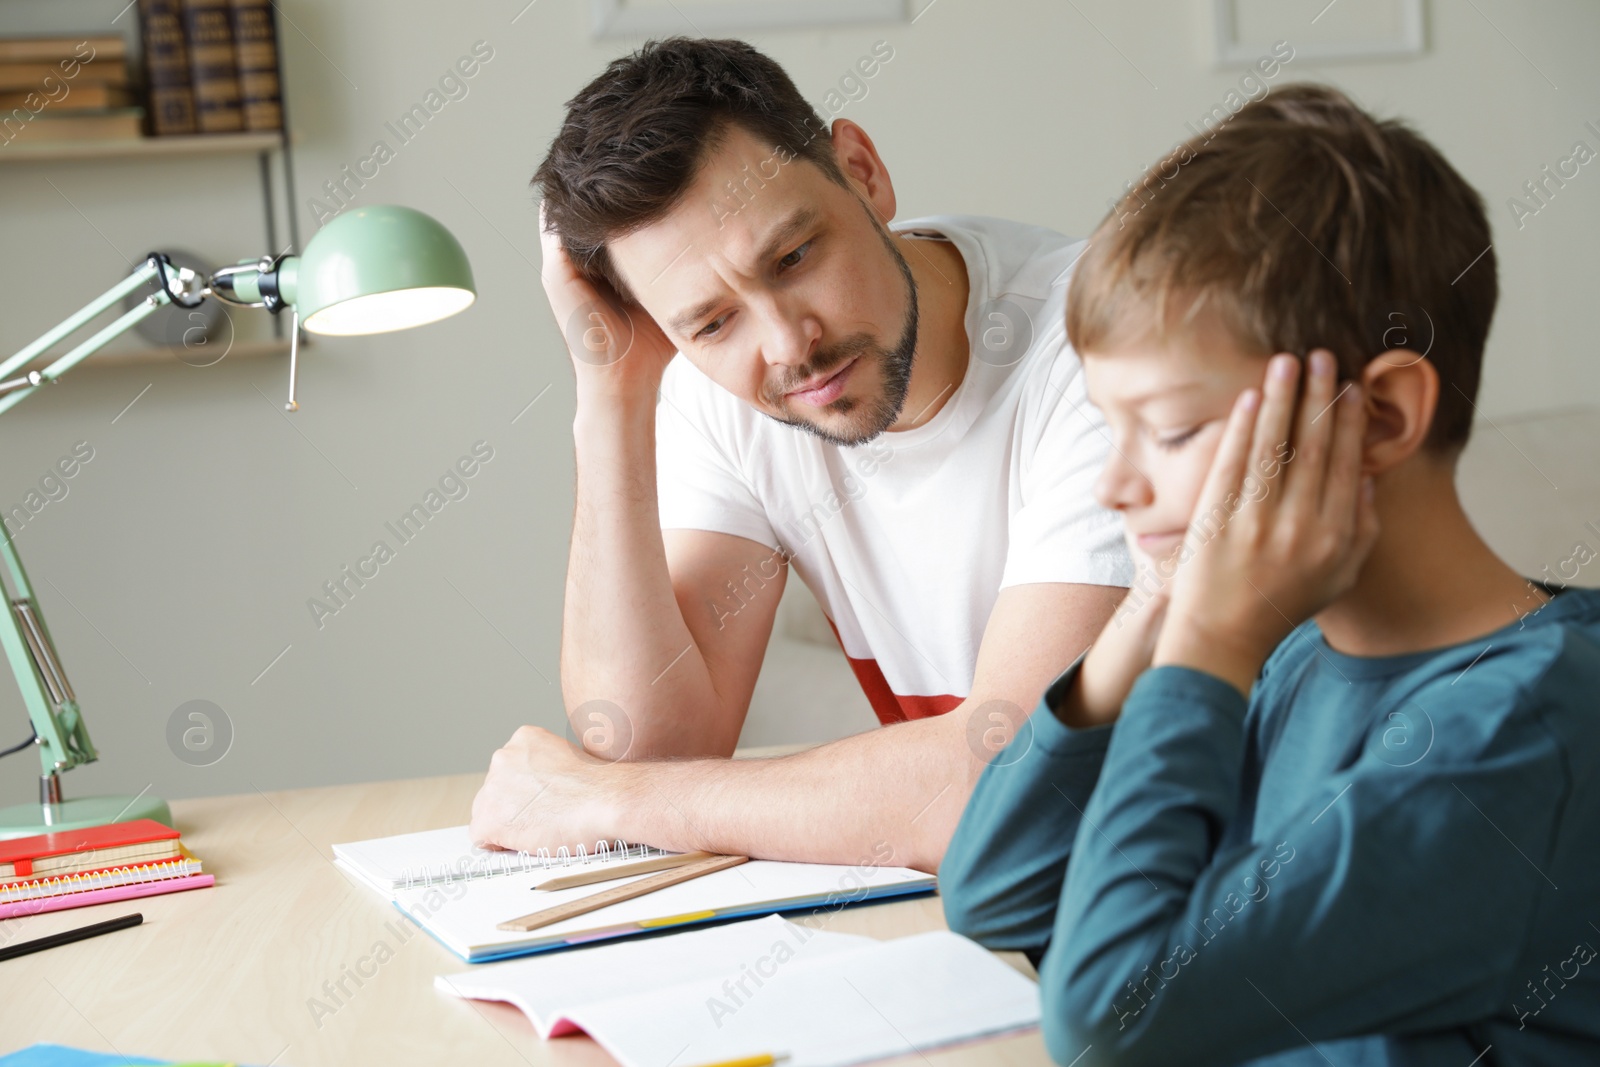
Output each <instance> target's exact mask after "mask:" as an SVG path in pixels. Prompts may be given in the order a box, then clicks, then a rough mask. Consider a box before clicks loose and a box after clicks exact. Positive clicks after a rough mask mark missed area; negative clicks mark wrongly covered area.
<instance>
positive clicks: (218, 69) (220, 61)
mask: <svg viewBox="0 0 1600 1067" xmlns="http://www.w3.org/2000/svg"><path fill="white" fill-rule="evenodd" d="M182 7H183V32H184V38H185V40H186V41H187V42H188V45H189V84H190V85H191V86H192V87H193V89H194V112H195V125H196V127H197V128H198V129H199V131H200V132H201V133H237V132H239V131H241V130H243V129H244V108H243V107H241V106H240V101H239V65H238V60H237V58H236V56H235V55H234V49H233V17H232V14H231V9H230V7H229V3H228V0H182Z"/></svg>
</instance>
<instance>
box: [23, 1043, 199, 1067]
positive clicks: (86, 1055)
mask: <svg viewBox="0 0 1600 1067" xmlns="http://www.w3.org/2000/svg"><path fill="white" fill-rule="evenodd" d="M180 1062H182V1063H192V1062H194V1061H192V1060H181V1061H180V1060H152V1059H143V1058H139V1059H131V1060H130V1059H128V1058H127V1057H126V1056H121V1055H118V1054H117V1053H115V1052H90V1051H89V1050H88V1049H82V1048H71V1047H69V1046H67V1045H52V1044H49V1043H48V1042H43V1041H41V1042H40V1043H39V1044H37V1045H29V1046H28V1047H27V1048H25V1049H20V1050H18V1051H16V1052H13V1053H11V1054H10V1055H9V1056H0V1067H165V1065H166V1064H171V1063H180Z"/></svg>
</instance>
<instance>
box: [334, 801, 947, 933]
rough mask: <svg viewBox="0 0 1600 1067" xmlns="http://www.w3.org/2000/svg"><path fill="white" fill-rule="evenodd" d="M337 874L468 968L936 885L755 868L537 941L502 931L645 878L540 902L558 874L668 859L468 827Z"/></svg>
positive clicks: (857, 872)
mask: <svg viewBox="0 0 1600 1067" xmlns="http://www.w3.org/2000/svg"><path fill="white" fill-rule="evenodd" d="M333 852H334V863H335V864H336V865H337V866H338V867H339V868H340V869H341V870H344V871H346V872H348V873H350V874H351V875H352V876H354V877H355V878H356V879H357V880H358V881H360V882H362V883H363V884H365V885H367V886H369V887H370V888H372V889H374V890H376V891H377V892H379V893H382V894H383V895H384V896H385V897H386V898H388V899H389V900H391V901H392V902H393V903H394V905H395V906H396V907H397V908H399V909H400V910H401V911H403V912H405V913H406V914H407V915H409V916H410V917H411V918H412V920H413V921H415V922H416V923H417V924H418V925H419V926H421V927H422V928H423V929H424V930H426V931H428V933H429V934H431V935H432V936H433V937H434V938H435V939H437V940H438V941H439V942H440V943H442V944H443V945H444V946H445V947H447V948H449V949H450V950H451V951H452V952H454V953H455V954H456V955H458V956H460V957H461V958H462V959H464V960H466V961H467V962H468V963H481V962H484V961H487V960H494V959H504V958H506V957H510V956H521V955H525V954H527V953H531V952H546V951H551V950H554V949H562V948H568V947H570V946H572V945H577V944H584V943H588V942H593V941H601V940H608V939H612V938H619V937H628V936H631V935H635V934H641V933H646V932H653V931H656V930H660V929H661V928H663V927H668V926H688V925H693V924H698V923H706V922H712V921H717V920H722V919H729V918H735V917H740V916H748V915H764V914H767V913H769V912H775V911H800V910H810V909H814V908H829V907H840V906H843V905H846V904H854V903H858V902H860V901H863V900H872V899H880V898H883V897H890V896H901V895H908V894H913V893H927V892H931V891H932V890H933V889H934V888H935V886H936V885H937V879H935V878H934V876H933V875H931V874H926V873H924V872H922V871H914V870H911V869H909V868H906V867H870V866H855V867H849V866H838V865H834V864H822V863H784V862H778V861H775V860H752V861H750V862H749V863H742V864H740V865H739V866H737V867H731V868H729V869H727V870H723V871H717V872H716V873H714V874H708V875H705V876H703V877H699V878H694V879H691V880H690V881H686V882H680V883H678V884H677V885H672V886H668V887H666V888H665V889H660V890H657V891H656V892H653V893H648V894H646V895H644V896H640V897H635V898H633V899H631V900H624V901H619V902H617V903H615V904H609V905H607V906H605V907H603V908H598V909H596V910H594V911H591V912H588V913H587V914H584V915H579V916H575V917H574V918H571V919H566V920H563V921H561V922H557V923H552V924H550V925H549V926H544V927H541V928H539V929H537V930H533V931H528V932H518V931H509V930H500V929H498V928H497V927H498V925H499V924H500V923H502V922H505V921H506V920H508V919H513V918H516V917H517V916H520V915H526V914H528V913H529V912H533V911H538V910H541V909H544V908H549V907H554V906H556V905H558V904H565V903H567V902H569V901H574V900H581V899H583V898H584V897H586V896H588V895H590V894H592V893H598V892H602V891H604V890H606V889H609V888H612V887H615V886H622V885H627V884H628V883H629V882H631V881H635V880H637V879H639V878H645V877H649V876H648V875H637V874H636V875H629V876H625V877H622V878H617V879H613V880H611V881H607V882H600V883H597V884H594V885H585V886H575V887H573V888H570V889H557V890H536V889H534V888H533V887H534V886H535V885H537V884H538V883H540V882H543V881H545V880H546V879H548V878H549V877H550V870H551V868H572V867H574V866H578V865H582V866H585V867H589V868H596V867H603V866H614V865H616V864H619V863H624V862H627V861H629V860H635V859H639V858H641V857H645V856H656V855H663V854H664V853H662V852H661V851H660V850H659V849H650V848H646V847H644V846H636V845H630V844H628V843H626V842H621V841H614V842H601V843H599V844H598V845H597V846H595V847H593V848H584V847H581V846H580V847H577V848H573V849H570V850H569V849H558V850H556V851H555V852H554V853H549V852H546V851H540V852H535V853H527V852H495V851H487V850H484V849H475V848H473V847H472V841H471V839H470V837H469V836H468V833H467V827H465V826H456V827H451V828H449V829H444V830H427V831H423V832H421V833H413V834H401V835H398V836H395V837H386V838H378V839H375V840H372V841H358V842H354V843H351V844H345V845H334V846H333Z"/></svg>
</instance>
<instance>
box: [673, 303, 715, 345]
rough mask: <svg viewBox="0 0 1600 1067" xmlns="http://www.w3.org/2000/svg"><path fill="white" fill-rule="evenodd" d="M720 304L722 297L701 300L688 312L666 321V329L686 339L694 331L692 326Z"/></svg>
mask: <svg viewBox="0 0 1600 1067" xmlns="http://www.w3.org/2000/svg"><path fill="white" fill-rule="evenodd" d="M720 303H722V297H720V296H714V297H712V298H711V299H710V300H702V301H700V303H698V304H696V305H695V306H694V307H692V308H690V309H689V310H688V311H685V312H683V313H682V314H680V315H674V316H673V317H672V318H671V319H669V320H668V321H667V329H669V330H671V331H672V332H673V333H675V334H677V335H678V336H680V337H687V336H688V335H689V331H690V330H692V329H694V324H695V323H697V322H699V321H700V320H701V319H703V318H705V317H706V316H707V315H709V314H711V313H712V312H713V311H715V310H716V309H717V305H718V304H720Z"/></svg>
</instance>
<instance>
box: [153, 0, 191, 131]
mask: <svg viewBox="0 0 1600 1067" xmlns="http://www.w3.org/2000/svg"><path fill="white" fill-rule="evenodd" d="M139 37H140V39H141V40H142V41H143V42H144V81H145V91H146V101H147V107H146V110H147V111H148V113H149V118H150V133H151V135H152V136H155V137H167V136H172V135H175V134H191V133H195V132H196V131H197V129H198V127H196V125H195V116H194V89H193V87H192V86H191V85H190V84H189V43H188V41H187V40H186V39H185V38H184V35H183V4H182V3H181V2H180V0H139Z"/></svg>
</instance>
